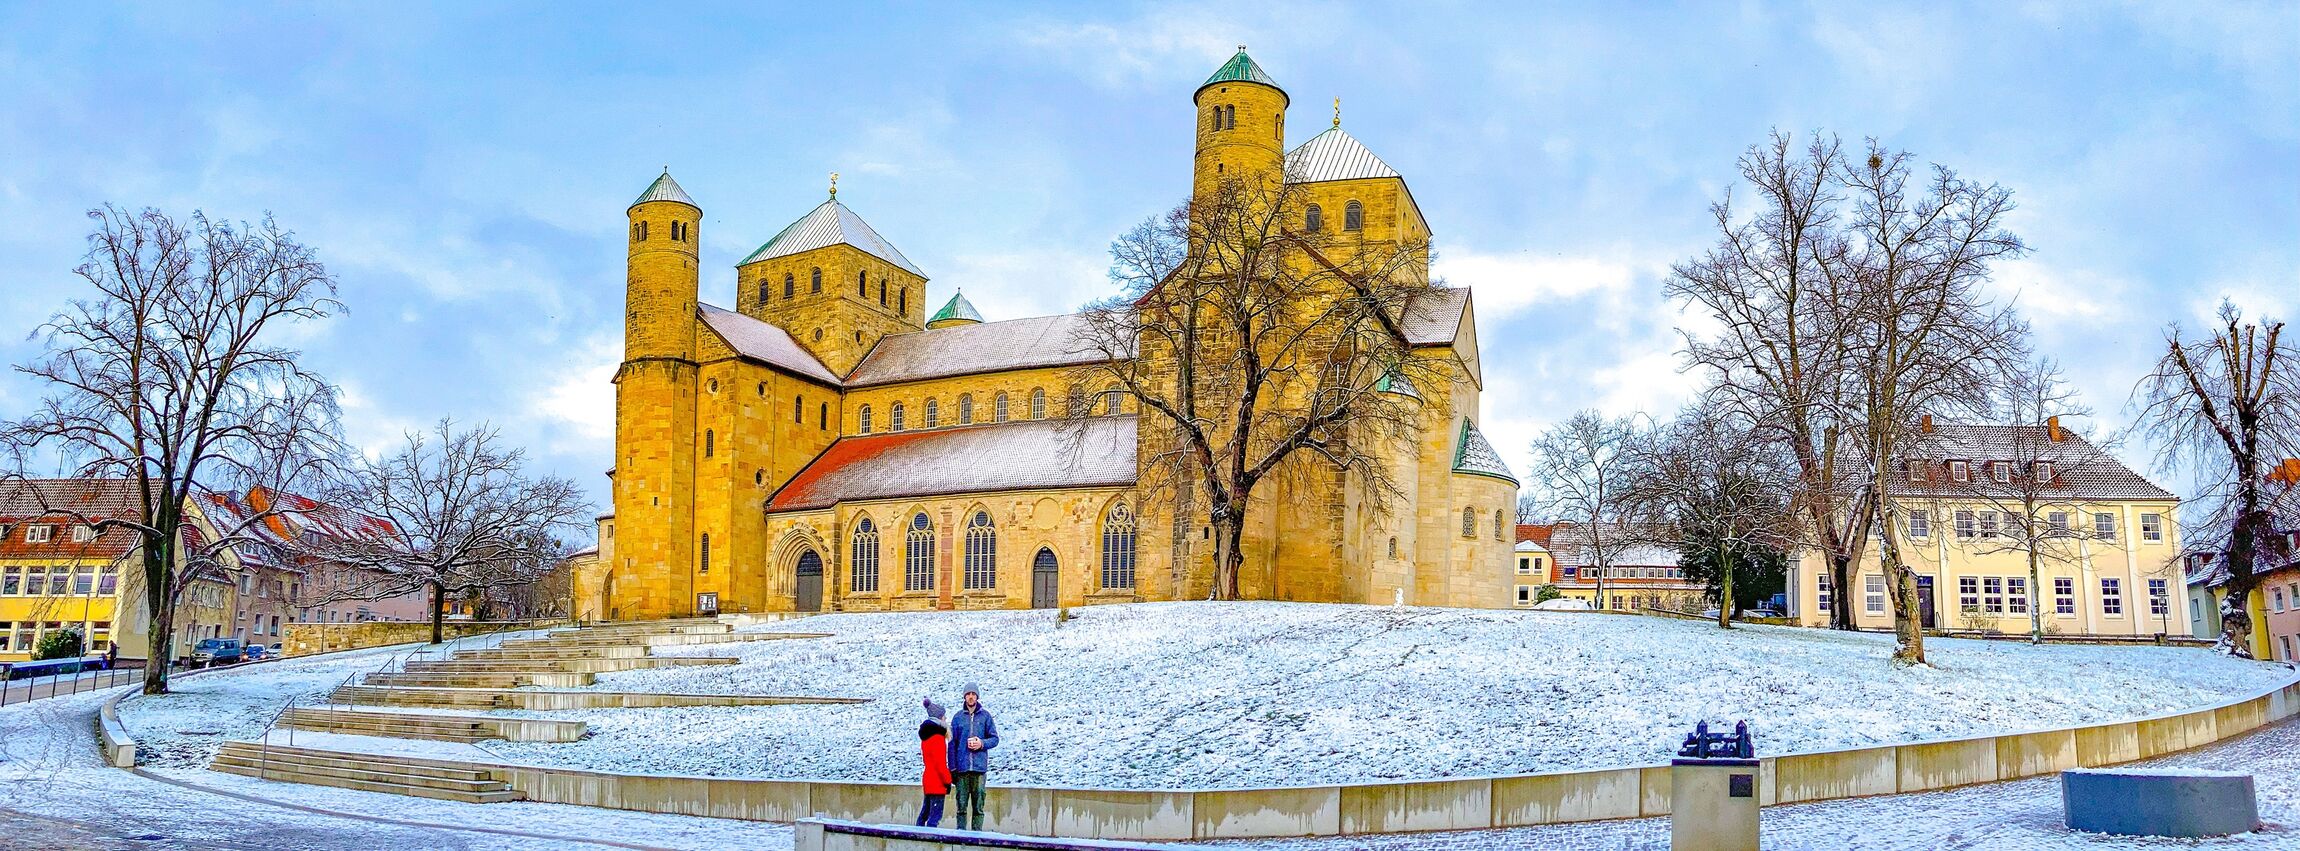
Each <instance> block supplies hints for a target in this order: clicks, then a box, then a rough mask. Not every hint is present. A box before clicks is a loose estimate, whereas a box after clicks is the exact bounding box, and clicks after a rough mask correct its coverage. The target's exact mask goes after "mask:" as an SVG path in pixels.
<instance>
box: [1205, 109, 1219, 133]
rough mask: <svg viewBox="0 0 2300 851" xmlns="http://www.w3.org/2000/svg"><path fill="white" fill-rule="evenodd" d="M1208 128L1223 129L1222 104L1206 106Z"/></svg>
mask: <svg viewBox="0 0 2300 851" xmlns="http://www.w3.org/2000/svg"><path fill="white" fill-rule="evenodd" d="M1206 129H1208V130H1220V129H1222V107H1221V106H1220V105H1215V106H1209V107H1206Z"/></svg>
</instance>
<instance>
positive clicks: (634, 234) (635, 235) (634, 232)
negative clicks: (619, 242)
mask: <svg viewBox="0 0 2300 851" xmlns="http://www.w3.org/2000/svg"><path fill="white" fill-rule="evenodd" d="M645 224H646V222H632V223H631V241H632V242H638V241H639V240H642V239H646V237H643V236H640V235H639V229H640V227H641V226H642V225H645Z"/></svg>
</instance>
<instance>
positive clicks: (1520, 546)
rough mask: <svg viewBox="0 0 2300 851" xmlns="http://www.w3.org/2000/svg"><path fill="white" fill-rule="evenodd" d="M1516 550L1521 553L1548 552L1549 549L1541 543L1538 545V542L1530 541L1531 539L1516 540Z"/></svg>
mask: <svg viewBox="0 0 2300 851" xmlns="http://www.w3.org/2000/svg"><path fill="white" fill-rule="evenodd" d="M1516 550H1517V551H1518V552H1521V553H1546V552H1549V549H1548V548H1547V547H1544V546H1542V545H1540V544H1536V543H1534V542H1532V541H1519V542H1517V547H1516Z"/></svg>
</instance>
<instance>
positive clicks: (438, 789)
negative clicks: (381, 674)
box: [208, 742, 526, 804]
mask: <svg viewBox="0 0 2300 851" xmlns="http://www.w3.org/2000/svg"><path fill="white" fill-rule="evenodd" d="M208 767H209V769H211V770H214V771H221V772H224V773H227V774H238V775H241V776H245V777H260V778H264V779H267V780H279V781H284V782H289V783H306V784H310V785H314V786H334V787H337V788H343V789H359V790H363V791H368V792H389V793H392V794H398V795H412V796H416V797H422V798H437V799H440V800H447V801H462V802H465V803H471V804H491V803H496V802H499V801H518V800H523V799H525V798H526V796H525V795H522V794H520V793H519V792H517V791H515V790H513V789H512V788H511V787H509V786H507V785H505V784H504V783H503V781H501V780H498V779H496V777H495V776H494V775H493V774H491V773H489V772H487V771H485V770H483V769H478V768H474V767H471V766H468V765H463V764H459V763H454V762H448V761H444V760H428V759H416V758H412V757H401V756H392V755H386V754H364V753H350V752H343V751H327V750H319V749H316V748H296V747H283V746H279V745H270V746H266V745H263V744H261V743H257V742H226V743H224V746H223V747H222V748H221V749H219V750H218V751H217V753H216V759H215V761H214V762H213V763H211V764H210V765H209V766H208Z"/></svg>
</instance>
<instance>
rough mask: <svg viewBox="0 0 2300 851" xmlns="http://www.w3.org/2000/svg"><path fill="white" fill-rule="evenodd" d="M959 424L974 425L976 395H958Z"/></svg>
mask: <svg viewBox="0 0 2300 851" xmlns="http://www.w3.org/2000/svg"><path fill="white" fill-rule="evenodd" d="M958 424H959V425H974V394H972V393H960V394H958Z"/></svg>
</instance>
